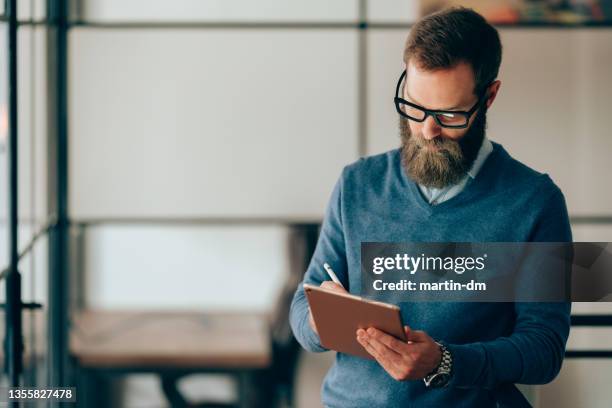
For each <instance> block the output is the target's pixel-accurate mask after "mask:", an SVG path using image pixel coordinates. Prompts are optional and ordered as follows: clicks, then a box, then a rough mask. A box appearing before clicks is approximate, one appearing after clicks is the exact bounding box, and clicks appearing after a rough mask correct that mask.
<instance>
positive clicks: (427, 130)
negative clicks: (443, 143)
mask: <svg viewBox="0 0 612 408" xmlns="http://www.w3.org/2000/svg"><path fill="white" fill-rule="evenodd" d="M441 131H442V128H441V127H440V126H439V125H438V124H437V123H436V120H435V119H434V118H433V116H431V115H430V116H428V117H427V119H425V122H423V137H424V138H425V139H427V140H432V139H435V138H436V137H438V136H440V132H441Z"/></svg>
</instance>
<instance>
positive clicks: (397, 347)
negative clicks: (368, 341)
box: [367, 327, 408, 354]
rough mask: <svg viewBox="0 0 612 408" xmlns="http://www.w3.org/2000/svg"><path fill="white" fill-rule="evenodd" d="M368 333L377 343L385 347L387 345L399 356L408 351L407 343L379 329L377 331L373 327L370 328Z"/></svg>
mask: <svg viewBox="0 0 612 408" xmlns="http://www.w3.org/2000/svg"><path fill="white" fill-rule="evenodd" d="M367 333H368V334H369V335H370V336H371V337H372V338H373V339H374V340H376V341H378V342H380V343H382V344H383V345H385V346H386V347H388V348H389V349H391V350H393V351H395V352H396V353H398V354H403V353H405V352H407V351H408V349H407V347H406V343H404V342H403V341H400V340H398V339H396V338H395V337H393V336H391V335H389V334H387V333H385V332H383V331H381V330H378V329H375V328H373V327H370V328H369V329H368V330H367Z"/></svg>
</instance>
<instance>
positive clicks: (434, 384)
mask: <svg viewBox="0 0 612 408" xmlns="http://www.w3.org/2000/svg"><path fill="white" fill-rule="evenodd" d="M436 344H437V345H438V347H440V351H441V352H442V358H441V359H440V364H438V366H437V367H436V368H434V370H433V371H432V372H431V373H429V374H427V375H426V376H425V378H423V381H424V382H425V386H427V387H430V388H441V387H446V385H447V384H448V382H449V381H450V378H451V371H452V368H453V356H452V355H451V353H450V351H448V349H447V348H446V346H444V344H442V343H438V342H437V341H436Z"/></svg>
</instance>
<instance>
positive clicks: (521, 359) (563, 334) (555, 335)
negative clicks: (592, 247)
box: [448, 182, 572, 389]
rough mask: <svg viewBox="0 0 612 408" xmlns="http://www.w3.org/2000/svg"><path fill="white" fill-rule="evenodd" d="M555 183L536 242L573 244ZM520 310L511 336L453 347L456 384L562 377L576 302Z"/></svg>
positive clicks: (516, 306) (533, 305)
mask: <svg viewBox="0 0 612 408" xmlns="http://www.w3.org/2000/svg"><path fill="white" fill-rule="evenodd" d="M551 184H552V182H551ZM552 186H553V191H552V193H550V194H548V199H547V201H546V203H545V205H544V206H543V211H542V213H541V216H540V217H539V220H538V223H537V224H536V225H535V228H534V231H533V234H532V237H531V241H536V242H571V240H572V234H571V229H570V224H569V217H568V214H567V208H566V205H565V199H564V198H563V194H562V193H561V191H560V190H559V189H558V188H557V187H556V186H554V184H553V185H552ZM549 191H550V190H549ZM514 310H515V314H516V320H515V325H514V329H513V332H512V333H511V334H510V335H509V336H507V337H500V338H497V339H495V340H493V341H487V342H477V343H469V344H449V345H448V349H449V351H450V352H451V355H452V357H453V373H452V377H451V381H450V383H449V385H450V386H455V387H459V388H472V387H481V388H487V389H493V388H496V387H498V386H499V385H501V384H503V383H521V384H545V383H548V382H550V381H552V380H553V379H554V378H555V377H556V376H557V374H558V373H559V371H560V370H561V365H562V363H563V357H564V355H565V346H566V343H567V338H568V335H569V329H570V311H571V303H568V302H548V303H543V302H520V303H518V302H517V303H515V304H514Z"/></svg>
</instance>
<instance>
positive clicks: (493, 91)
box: [487, 79, 501, 109]
mask: <svg viewBox="0 0 612 408" xmlns="http://www.w3.org/2000/svg"><path fill="white" fill-rule="evenodd" d="M500 86H501V81H500V80H499V79H496V80H495V81H493V83H492V84H491V85H489V92H488V94H489V96H488V97H487V109H489V108H490V107H491V105H493V101H494V100H495V97H497V93H498V92H499V87H500Z"/></svg>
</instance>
